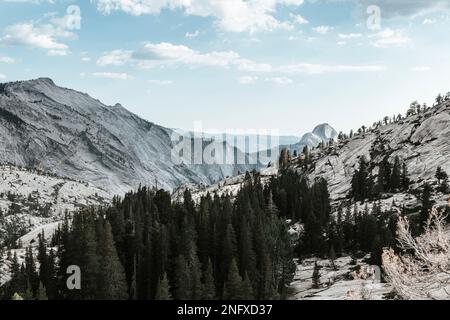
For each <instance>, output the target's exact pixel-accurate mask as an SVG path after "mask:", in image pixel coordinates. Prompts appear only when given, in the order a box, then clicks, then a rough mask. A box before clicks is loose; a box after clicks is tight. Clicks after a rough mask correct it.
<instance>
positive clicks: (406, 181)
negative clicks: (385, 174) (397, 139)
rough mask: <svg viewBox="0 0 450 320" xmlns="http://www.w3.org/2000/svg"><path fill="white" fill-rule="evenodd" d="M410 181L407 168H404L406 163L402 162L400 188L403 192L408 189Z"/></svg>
mask: <svg viewBox="0 0 450 320" xmlns="http://www.w3.org/2000/svg"><path fill="white" fill-rule="evenodd" d="M409 184H410V180H409V177H408V168H407V166H406V163H405V162H403V164H402V176H401V186H402V189H403V191H407V190H408V188H409Z"/></svg>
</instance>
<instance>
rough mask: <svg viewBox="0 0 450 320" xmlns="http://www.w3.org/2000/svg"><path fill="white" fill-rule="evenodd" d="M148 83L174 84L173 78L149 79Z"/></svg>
mask: <svg viewBox="0 0 450 320" xmlns="http://www.w3.org/2000/svg"><path fill="white" fill-rule="evenodd" d="M148 83H150V84H156V85H160V86H168V85H170V84H173V81H172V80H148Z"/></svg>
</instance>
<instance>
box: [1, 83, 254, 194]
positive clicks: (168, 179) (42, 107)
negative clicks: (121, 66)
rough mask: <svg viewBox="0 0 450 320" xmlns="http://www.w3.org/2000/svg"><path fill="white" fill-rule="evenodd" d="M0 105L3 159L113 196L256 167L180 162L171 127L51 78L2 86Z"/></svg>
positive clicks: (207, 179) (209, 179)
mask: <svg viewBox="0 0 450 320" xmlns="http://www.w3.org/2000/svg"><path fill="white" fill-rule="evenodd" d="M0 111H2V112H1V113H0V134H1V138H0V139H1V140H0V150H1V151H2V153H1V155H0V162H1V163H12V164H15V165H20V166H24V167H37V168H42V169H45V170H46V171H49V172H52V173H55V174H57V175H60V176H68V177H71V178H72V177H75V178H80V179H81V180H84V181H88V182H91V183H93V184H94V185H95V186H97V187H100V188H102V189H104V190H107V191H108V192H110V193H113V194H122V193H125V192H128V191H129V190H130V189H134V188H137V187H138V186H139V184H148V185H154V184H156V180H157V181H158V182H157V183H158V186H159V187H162V188H166V189H172V188H175V187H177V186H178V185H180V184H183V183H192V182H195V183H204V184H209V183H212V182H214V181H218V180H221V179H223V178H224V177H226V176H230V175H234V174H237V173H238V172H239V171H241V172H242V171H244V172H245V171H246V170H253V169H256V168H257V167H258V166H257V165H246V164H242V165H232V164H231V165H227V164H225V165H222V164H215V163H213V164H210V165H195V164H191V163H189V161H182V162H181V163H174V161H173V159H172V149H173V148H174V146H175V142H174V141H173V138H174V137H173V135H174V133H173V131H172V130H170V129H168V128H164V127H162V126H159V125H157V124H154V123H152V122H149V121H147V120H144V119H142V118H140V117H139V116H137V115H136V114H134V113H132V112H130V111H128V110H127V109H125V108H124V107H122V105H121V104H115V105H114V106H106V105H104V104H103V103H101V102H100V101H99V100H97V99H94V98H92V97H90V96H89V95H88V94H86V93H81V92H78V91H76V90H72V89H67V88H62V87H59V86H57V85H55V83H54V82H53V80H51V79H50V78H38V79H34V80H28V81H19V82H12V83H5V84H2V86H1V90H0ZM190 142H191V141H186V144H190ZM207 146H208V144H206V145H204V146H203V149H202V150H201V151H203V150H204V148H205V147H207ZM225 147H226V148H227V150H229V151H230V152H236V153H238V152H239V151H237V150H235V149H233V147H232V146H225ZM244 157H246V156H245V155H244ZM247 158H248V157H247ZM183 160H187V159H183Z"/></svg>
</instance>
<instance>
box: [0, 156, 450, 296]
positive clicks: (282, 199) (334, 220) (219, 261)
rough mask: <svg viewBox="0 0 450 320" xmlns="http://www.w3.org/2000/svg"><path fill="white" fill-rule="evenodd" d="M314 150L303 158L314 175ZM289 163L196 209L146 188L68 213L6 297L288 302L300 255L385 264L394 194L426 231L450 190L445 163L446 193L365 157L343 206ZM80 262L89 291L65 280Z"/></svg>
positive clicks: (20, 269)
mask: <svg viewBox="0 0 450 320" xmlns="http://www.w3.org/2000/svg"><path fill="white" fill-rule="evenodd" d="M308 152H309V151H308V149H307V148H306V149H305V150H304V154H303V157H301V159H303V160H302V164H301V165H302V166H304V170H306V169H307V167H308V163H309V161H308V157H309V156H308ZM285 158H288V159H290V155H289V152H286V151H283V152H282V154H281V157H280V174H279V175H278V176H274V177H272V178H271V179H270V181H269V182H268V183H265V184H263V183H261V178H260V176H259V174H258V173H256V172H253V173H247V174H246V176H245V180H244V182H243V183H242V186H241V189H240V191H239V192H238V194H237V195H236V197H233V198H232V197H230V196H229V195H222V196H219V195H217V194H215V195H210V194H207V195H206V196H204V197H202V198H200V199H199V201H197V202H195V201H194V200H193V198H192V195H191V193H190V192H189V191H186V192H185V193H184V199H183V201H182V202H180V203H179V202H173V201H172V199H171V196H170V194H169V193H168V192H166V191H164V190H155V189H149V188H147V187H141V188H139V189H138V190H137V191H136V192H130V193H128V194H126V195H125V196H124V197H123V198H119V197H115V198H114V199H113V202H112V204H111V205H110V206H109V207H106V208H89V209H83V210H81V211H79V212H77V213H75V214H73V215H70V214H67V215H66V218H65V221H64V223H63V224H61V225H60V227H59V228H58V230H57V231H56V232H55V234H54V235H53V236H52V237H51V239H47V238H46V237H45V235H44V234H43V233H42V234H41V235H40V237H39V244H38V246H37V250H36V249H33V248H32V247H29V248H28V249H27V250H26V254H25V259H24V261H23V263H19V259H18V257H17V256H16V255H11V254H10V253H9V255H8V258H7V259H9V260H10V265H11V275H12V280H11V281H10V282H9V283H8V284H7V285H5V286H3V287H2V288H1V290H2V291H1V292H0V294H1V297H2V298H4V299H10V298H11V297H14V296H16V297H22V298H25V299H139V300H141V299H157V300H166V299H177V300H184V299H196V300H197V299H229V300H241V299H284V298H287V296H288V294H289V292H288V288H289V284H290V283H291V282H292V279H293V275H294V272H295V269H296V266H295V263H294V260H293V258H294V257H297V258H300V259H302V258H305V257H310V256H316V257H328V258H331V259H332V260H333V259H335V258H336V257H339V256H342V255H349V254H350V255H354V254H357V253H362V255H365V254H367V253H371V255H370V260H371V261H370V263H371V264H376V265H381V255H382V252H383V248H385V247H390V248H394V249H395V250H397V249H398V248H397V243H396V239H395V234H396V226H397V221H398V218H399V214H398V212H396V211H395V210H386V209H384V210H383V209H382V206H381V202H380V200H381V199H382V197H383V196H385V195H386V194H389V193H395V192H415V193H418V194H417V196H418V198H419V199H420V201H421V203H420V206H419V214H418V215H417V216H416V217H415V218H413V219H412V221H413V225H412V227H413V230H414V231H415V232H416V233H417V234H418V233H420V230H421V227H422V226H423V223H424V221H425V220H426V218H427V216H428V212H429V210H430V209H431V208H432V206H433V201H432V199H431V194H432V192H433V191H438V192H447V191H448V190H449V188H448V175H447V174H446V172H445V171H443V170H442V168H438V170H437V171H436V180H437V190H433V189H432V187H431V186H430V185H429V184H427V183H424V184H423V186H422V188H421V189H420V190H409V185H410V181H409V178H408V170H407V168H406V165H405V164H404V163H403V162H402V161H401V159H399V158H398V157H397V158H395V159H389V158H385V159H384V160H383V161H382V162H381V163H380V164H379V165H377V166H375V165H374V164H371V163H370V162H367V161H366V160H365V159H364V158H361V159H360V161H359V166H358V169H357V170H355V173H354V176H353V179H352V188H351V191H350V192H349V194H348V197H347V199H346V200H343V201H341V202H340V203H338V204H336V203H335V204H334V206H336V205H337V207H334V208H333V207H332V204H331V203H330V195H329V191H328V184H327V181H326V180H324V179H321V178H320V179H316V180H315V181H313V182H312V183H311V182H309V181H307V180H306V178H305V176H304V175H303V171H302V170H293V168H292V166H289V165H283V161H285ZM289 161H291V160H289ZM375 167H378V168H377V172H378V174H377V175H376V176H373V175H372V172H373V170H374V169H375ZM368 202H370V203H371V204H370V206H369V204H368ZM408 213H409V212H402V214H408ZM295 222H297V223H300V224H301V226H302V232H300V234H299V238H298V239H296V238H295V237H293V236H292V235H291V234H290V232H289V225H290V224H293V223H295ZM72 265H77V266H79V267H80V270H81V274H82V276H81V290H69V289H68V287H67V285H66V279H67V272H66V270H67V268H68V267H69V266H72Z"/></svg>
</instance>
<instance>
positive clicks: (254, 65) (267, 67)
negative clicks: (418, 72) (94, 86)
mask: <svg viewBox="0 0 450 320" xmlns="http://www.w3.org/2000/svg"><path fill="white" fill-rule="evenodd" d="M97 65H99V66H123V65H128V66H134V67H138V68H143V69H151V68H158V67H160V68H165V67H173V68H174V67H183V66H184V67H188V68H193V67H217V68H224V69H230V68H235V69H237V70H239V71H242V72H250V73H264V74H271V73H281V74H323V73H329V72H376V71H382V70H384V68H383V67H382V66H377V65H365V66H360V65H355V66H353V65H320V64H307V63H299V64H290V65H282V66H274V65H272V64H269V63H261V62H256V61H253V60H250V59H246V58H243V57H241V56H240V55H239V54H237V53H236V52H234V51H212V52H206V53H203V52H199V51H197V50H194V49H192V48H189V47H187V46H184V45H175V44H172V43H167V42H162V43H146V44H144V45H143V47H141V48H140V49H138V50H136V51H131V50H114V51H111V52H107V53H105V54H104V55H103V56H101V57H100V58H99V59H98V60H97ZM244 81H245V79H244Z"/></svg>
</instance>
